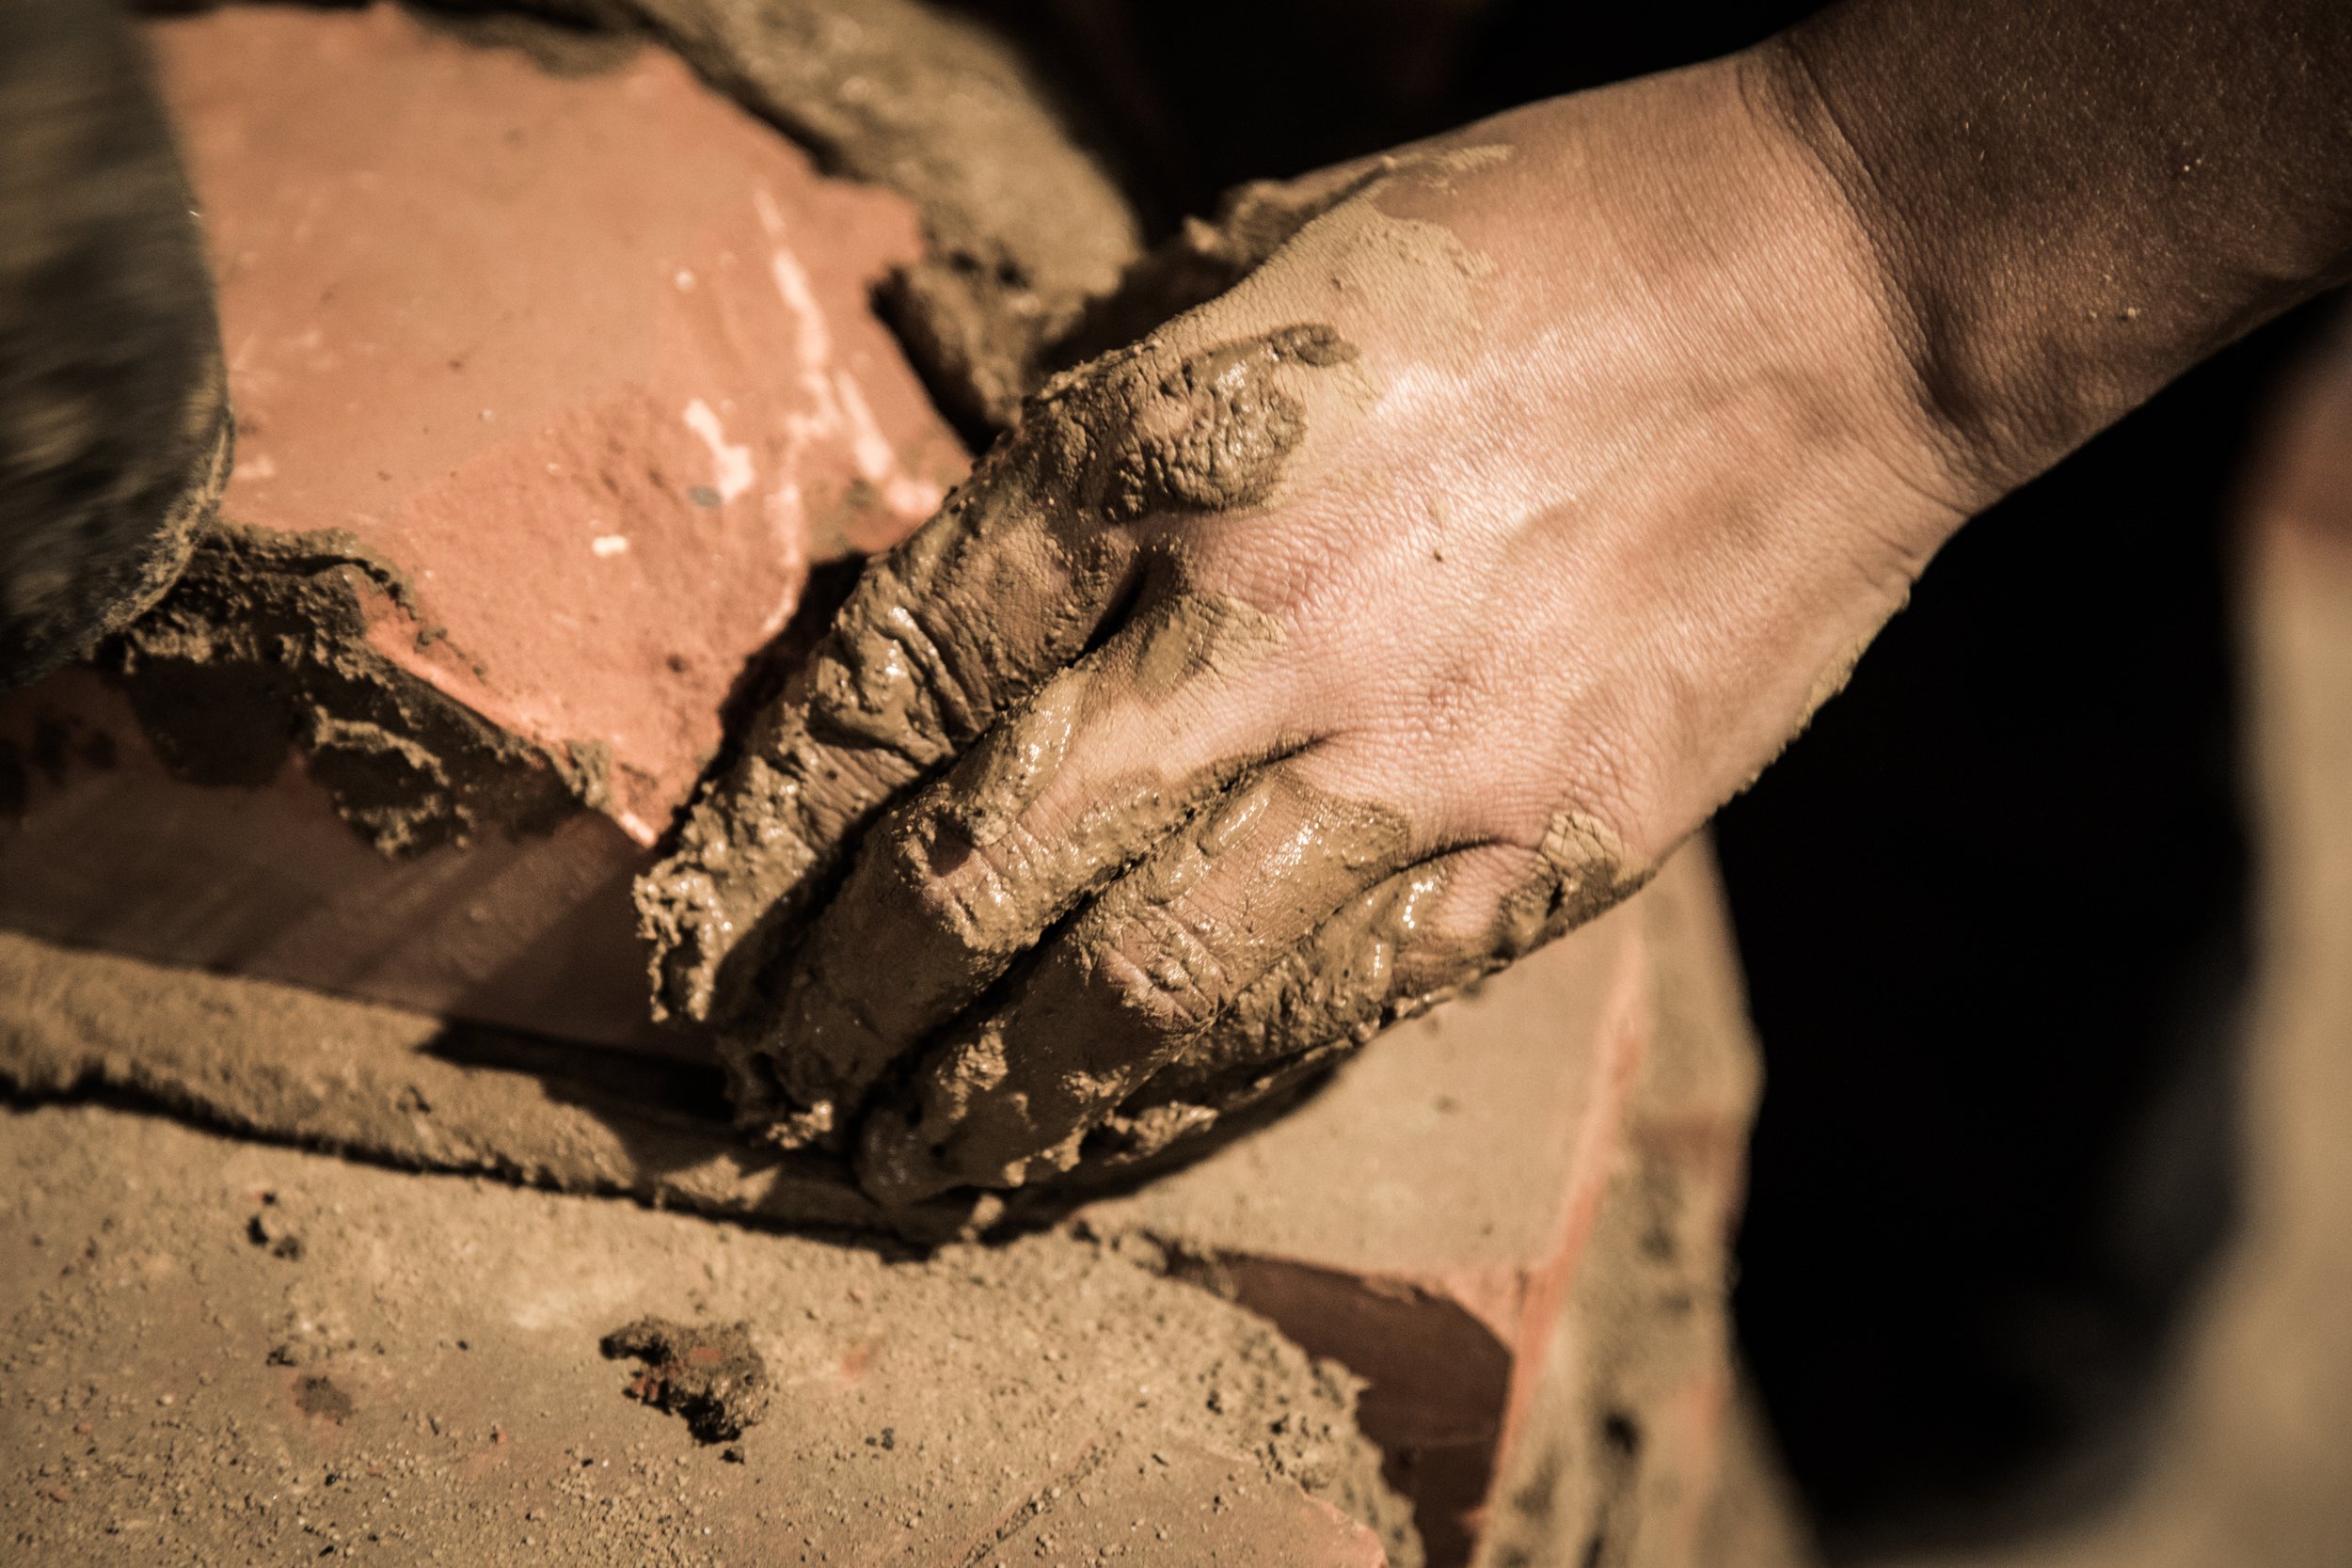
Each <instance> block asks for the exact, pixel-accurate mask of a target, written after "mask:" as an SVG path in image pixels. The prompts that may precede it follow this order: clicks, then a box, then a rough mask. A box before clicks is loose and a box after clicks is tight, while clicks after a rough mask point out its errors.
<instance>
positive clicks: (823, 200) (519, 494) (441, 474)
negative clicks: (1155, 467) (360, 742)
mask: <svg viewBox="0 0 2352 1568" xmlns="http://www.w3.org/2000/svg"><path fill="white" fill-rule="evenodd" d="M149 36H150V37H151V40H152V41H153V44H154V46H155V50H156V54H157V56H158V61H159V65H160V68H161V76H162V80H163V83H164V86H165V88H166V93H167V98H168V100H169V101H170V103H171V106H172V109H173V111H174V113H175V115H176V116H177V118H178V120H179V122H180V125H181V127H182V131H183V139H184V142H185V145H186V150H187V156H188V161H189V164H190V169H191V174H192V178H193V182H194V184H195V187H196V189H197V191H198V192H199V199H200V200H201V201H202V203H203V207H204V214H205V219H206V228H207V231H208V234H209V236H210V240H211V244H212V246H213V250H214V253H215V262H216V269H217V272H218V275H219V278H220V290H221V300H220V305H221V315H222V321H223V333H224V341H225V343H226V347H227V353H228V360H229V370H230V394H231V398H232V400H233V402H234V404H235V406H236V409H237V412H238V436H237V440H238V456H237V465H236V467H235V470H234V473H233V475H232V477H231V479H230V484H229V488H228V491H227V494H226V496H225V499H224V501H223V516H224V518H225V519H227V520H228V521H229V522H230V523H233V524H235V525H238V526H240V527H242V528H245V529H248V530H252V531H258V532H259V534H260V535H261V536H262V537H265V538H289V537H296V536H299V537H306V538H307V537H310V536H314V535H316V536H320V537H321V538H322V539H323V540H325V541H326V545H331V551H326V553H331V554H332V555H333V556H334V561H333V562H329V563H327V564H326V565H323V566H318V567H316V568H315V569H312V568H306V569H310V570H313V575H314V576H316V577H317V578H319V579H320V580H322V581H326V580H327V579H332V583H331V585H332V586H333V587H334V588H335V591H336V592H338V593H342V594H349V595H351V596H353V597H354V599H355V601H356V602H357V603H358V605H359V606H360V610H361V614H362V616H363V618H364V619H363V630H362V631H361V633H360V634H359V640H360V641H363V643H364V646H362V647H358V648H355V649H352V650H336V651H332V657H335V658H347V659H358V660H365V661H373V662H372V665H371V667H372V668H377V669H379V673H381V675H382V680H380V681H379V682H378V684H379V685H381V684H382V682H383V681H391V682H395V683H397V682H400V681H412V682H414V683H416V684H415V686H414V687H413V688H402V689H404V690H412V691H421V692H422V693H423V694H425V695H426V696H428V697H430V698H432V699H433V700H435V701H445V702H452V703H454V704H455V705H458V706H459V707H460V708H462V709H463V711H464V712H465V713H467V714H470V715H472V716H475V717H476V718H478V719H479V720H481V721H486V723H487V726H488V730H487V731H486V732H485V733H488V734H491V735H493V736H499V737H503V739H502V740H501V742H500V743H501V744H502V745H511V748H512V750H513V753H514V756H515V757H516V758H518V759H520V760H519V761H516V762H513V763H512V766H513V767H514V768H518V769H520V770H522V771H524V772H529V771H531V770H532V769H534V768H535V769H537V771H538V772H539V773H541V774H543V775H545V776H546V778H547V779H548V780H560V781H561V782H562V783H563V784H564V787H566V788H568V789H569V790H570V791H571V793H572V794H573V795H574V796H576V797H578V798H579V799H580V800H582V801H584V802H585V804H586V806H587V808H588V809H587V810H585V811H582V812H580V813H579V814H578V816H576V817H575V818H574V819H571V820H566V821H564V823H563V824H562V825H561V826H560V827H558V828H556V829H555V830H554V831H553V832H546V831H525V832H472V833H471V834H470V836H471V839H472V842H470V843H469V844H467V845H466V846H464V847H462V848H440V849H431V850H428V851H427V852H425V853H424V854H422V855H421V856H416V857H412V858H410V859H408V860H405V861H398V862H394V861H388V860H384V859H383V858H382V857H380V856H377V855H375V853H374V851H373V849H370V848H369V847H367V846H366V845H365V844H363V843H362V842H360V840H359V839H358V838H357V837H355V836H354V835H353V834H352V833H351V832H349V831H348V830H346V829H343V828H342V825H341V824H340V823H339V822H338V821H337V820H336V818H335V815H334V810H333V804H332V802H330V801H329V800H327V798H326V794H325V793H324V792H323V791H322V790H320V789H319V788H317V787H315V786H314V785H313V784H311V783H310V782H309V781H308V780H307V779H306V777H305V773H306V771H315V770H314V769H310V768H308V764H309V763H310V762H311V761H312V760H314V757H315V752H313V751H312V750H311V748H310V743H309V742H308V741H306V742H305V744H304V746H303V747H301V748H299V749H298V754H297V755H296V757H295V758H294V760H293V761H292V762H290V763H289V764H288V766H287V767H286V768H284V769H283V771H282V774H281V775H280V776H279V777H278V778H276V779H274V780H266V781H260V780H248V781H243V787H241V788H223V787H218V786H212V787H204V788H197V787H195V786H192V785H188V784H183V783H178V782H175V780H174V778H173V777H172V776H171V771H172V770H168V769H167V768H163V767H162V766H160V765H159V764H157V762H156V759H155V756H154V753H153V752H152V751H151V750H150V749H148V748H146V747H145V746H144V745H143V743H142V740H141V737H140V726H139V725H138V724H137V723H135V722H134V721H132V720H131V718H130V715H129V713H128V711H127V710H126V709H125V707H124V705H122V703H121V702H120V701H119V700H118V699H116V698H114V697H112V696H111V695H110V694H109V693H107V692H105V691H103V690H101V689H98V688H97V687H96V685H95V684H94V683H93V682H92V681H91V680H90V679H89V678H88V677H87V676H86V675H70V676H69V677H68V678H66V679H63V680H61V681H59V682H56V683H54V684H52V685H50V686H47V687H43V688H36V689H31V690H28V691H24V692H18V693H13V694H9V695H8V696H6V697H0V747H8V748H12V750H11V751H10V752H8V753H6V754H0V921H4V922H6V923H8V924H9V925H13V926H16V927H20V928H24V929H28V930H33V931H37V932H40V933H43V934H47V935H52V936H57V937H61V938H65V939H68V940H72V941H76V942H88V943H92V944H95V945H103V946H111V947H118V948H120V949H122V950H125V951H130V952H134V953H138V954H141V955H144V956H148V957H152V958H167V959H172V960H176V961H182V962H188V963H197V964H204V965H211V966H217V967H226V968H232V969H238V970H243V971H246V972H249V973H256V974H268V975H273V976H276V977H279V978H284V979H291V980H295V981H298V982H301V983H306V984H312V985H317V986H320V987H322V988H326V989H331V990H345V991H350V992H353V993H356V994H360V995H367V996H373V997H380V998H382V999H385V1000H389V1001H394V1002H398V1003H401V1004H403V1005H405V1006H418V1007H423V1008H427V1009H429V1010H435V1011H445V1012H453V1013H456V1014H459V1015H461V1016H469V1017H477V1018H483V1019H487V1020H490V1021H494V1022H507V1023H513V1024H519V1025H522V1026H526V1027H532V1028H537V1029H542V1030H548V1031H552V1032H558V1033H565V1034H571V1035H576V1036H579V1037H583V1038H589V1039H597V1040H606V1041H616V1042H617V1041H627V1040H631V1039H638V1038H641V1037H642V1035H643V1032H642V1029H641V1027H640V1023H639V1020H640V1019H641V1017H642V1015H643V1012H644V1007H643V1005H642V1000H641V998H640V997H639V995H638V994H637V992H638V991H640V990H642V987H641V986H640V985H639V984H638V982H637V980H636V977H635V972H636V971H638V970H639V969H641V968H642V960H641V959H639V958H637V957H636V956H635V953H634V943H633V941H632V939H631V938H630V937H629V934H628V933H629V925H630V915H629V911H628V907H627V898H626V888H627V882H628V878H629V876H631V875H632V874H633V873H634V872H635V871H637V870H638V869H640V868H641V865H642V863H643V862H644V849H645V847H646V846H649V845H650V844H651V843H652V842H653V840H654V839H655V837H656V836H657V835H658V834H659V833H660V831H661V830H662V828H663V827H664V825H665V824H666V822H667V821H668V818H669V816H670V815H671V813H672V812H673V811H674V810H675V808H676V807H677V805H678V804H679V803H680V802H681V801H682V800H684V799H685V797H686V795H687V794H688V792H689V791H690V790H691V785H692V784H693V781H694V779H695V777H696V776H697V774H698V772H699V770H700V769H701V768H702V767H703V765H704V764H705V762H706V761H707V759H708V757H709V755H710V754H711V752H713V750H714V749H715V748H716V746H717V745H718V743H719V738H720V728H721V722H720V709H721V705H722V704H723V701H724V700H725V698H726V696H727V694H728V692H729V691H730V689H732V688H733V687H734V686H735V685H736V684H737V683H738V682H739V680H740V679H741V678H743V676H744V674H745V671H746V667H747V664H748V663H749V661H750V660H751V659H752V658H753V657H754V656H755V654H756V653H757V652H758V651H759V650H760V649H761V648H763V647H764V646H765V645H767V644H768V643H769V641H771V639H772V638H774V637H775V635H776V634H777V632H778V631H779V630H781V629H782V628H783V627H784V626H785V625H786V623H787V620H788V619H789V617H790V616H791V614H792V612H793V610H794V609H795V608H796V606H797V605H798V603H799V600H800V595H801V593H802V589H803V585H804V584H805V582H806V580H807V577H808V572H809V569H810V567H811V565H812V564H813V563H816V562H823V561H827V560H834V559H841V558H844V557H847V556H851V555H854V554H856V553H859V552H862V551H867V550H872V549H875V548H878V547H881V546H885V545H887V544H889V543H890V542H892V541H894V540H895V539H897V538H898V537H901V536H902V535H903V534H904V533H905V532H906V531H909V530H910V529H911V528H912V527H913V526H914V524H915V523H917V522H919V521H920V520H921V519H922V518H923V517H924V516H926V515H929V513H930V511H931V510H932V508H933V507H934V506H935V505H936V504H937V502H938V500H939V499H940V497H941V495H942V493H943V491H944V488H945V487H946V485H948V484H950V483H953V482H954V481H955V480H956V479H958V478H959V477H960V476H961V473H962V471H963V468H964V466H965V457H964V454H963V452H962V451H961V448H960V446H959V445H958V443H957V441H956V439H955V437H954V436H953V435H952V433H951V432H950V431H949V430H948V429H947V427H946V425H945V424H944V423H943V422H942V421H941V420H940V419H939V418H938V416H937V415H936V414H935V413H934V412H933V411H932V409H931V408H930V404H929V403H928V402H927V401H926V399H925V397H924V394H923V392H922V389H921V388H920V386H919V385H918V384H917V382H916V380H915V378H914V374H913V372H911V371H910V370H909V369H908V367H907V365H906V364H905V362H904V360H903V359H902V358H901V356H899V354H898V349H897V346H896V344H895V343H894V342H893V341H892V340H891V339H890V337H889V336H888V334H887V333H886V332H885V331H884V330H883V328H882V326H881V325H880V324H879V323H878V321H877V320H876V319H875V318H874V316H873V313H872V311H871V309H869V307H868V303H867V295H868V292H869V290H870V289H871V288H872V287H873V286H874V285H875V284H876V283H877V282H878V281H879V280H880V279H881V278H882V277H883V276H885V275H886V274H887V273H888V272H889V271H890V270H891V269H892V268H893V267H895V266H898V265H900V264H903V263H905V262H908V261H912V260H914V258H915V257H916V256H917V255H918V254H919V250H920V245H919V236H918V231H917V222H916V218H915V215H914V210H913V209H912V208H911V207H910V206H909V205H908V203H907V202H905V201H904V200H903V199H902V198H898V197H897V196H895V195H891V194H889V193H886V192H882V191H878V190H875V189H871V188H868V187H864V186H858V185H852V184H849V183H846V182H838V181H833V180H828V179H825V178H822V177H820V176H818V174H817V173H816V172H815V171H814V168H813V166H812V165H811V164H810V162H809V160H808V159H807V157H806V156H805V155H803V153H802V152H800V151H799V150H797V149H796V148H794V147H793V146H792V145H790V144H789V143H788V142H787V141H786V140H785V138H784V137H782V136H781V135H778V134H777V133H775V132H774V131H772V130H771V129H770V128H769V127H767V126H764V125H762V124H760V123H758V122H756V121H755V120H754V119H751V118H750V117H749V116H748V115H746V114H744V113H743V112H742V111H741V110H739V109H738V108H737V107H735V106H734V105H733V104H732V103H728V102H726V101H725V100H723V99H722V98H720V97H719V96H718V95H717V94H715V93H712V92H710V91H709V90H707V89H706V88H705V87H702V86H700V85H699V84H698V83H696V82H695V81H694V80H693V79H692V78H691V76H690V75H689V73H688V72H687V71H686V69H685V68H684V67H683V66H682V65H680V64H679V63H678V62H677V61H676V60H675V58H673V57H671V56H670V55H666V54H664V53H662V52H660V51H658V50H654V49H645V50H642V51H640V52H638V53H637V54H636V55H633V56H631V57H630V58H628V60H627V61H626V63H624V64H622V65H620V66H618V67H617V68H615V69H612V70H609V71H604V72H602V73H598V74H590V75H585V76H559V75H556V74H552V73H550V72H549V71H547V70H544V69H542V68H541V67H540V66H538V65H537V64H534V63H533V62H532V60H531V59H530V58H529V57H527V56H526V55H523V54H522V53H520V52H518V51H516V50H511V49H488V48H480V47H476V46H473V45H470V44H467V43H462V42H459V41H456V40H453V39H450V38H447V37H443V36H440V35H438V34H436V33H433V32H431V31H429V30H427V29H426V28H424V27H423V26H422V25H421V24H419V23H418V22H416V21H415V20H414V19H413V18H412V17H410V16H409V15H408V14H407V13H405V12H403V11H400V10H397V9H394V8H389V7H378V8H374V9H372V10H365V11H358V12H330V11H315V10H310V9H304V8H244V7H238V8H227V9H223V10H220V11H216V12H213V13H210V14H207V15H203V16H199V17H195V18H188V19H182V20H172V21H165V22H158V23H154V24H151V26H150V31H149ZM326 545H323V546H322V549H323V550H326ZM354 562H356V563H357V564H354ZM336 700H337V699H335V698H333V697H331V696H330V698H328V699H327V700H326V711H325V712H323V713H308V712H306V713H304V714H303V715H302V716H301V723H302V724H303V725H304V726H306V727H307V729H308V730H309V731H310V735H311V738H312V739H316V738H317V736H318V735H319V734H320V733H323V731H324V730H325V729H328V728H331V727H332V726H333V725H334V724H335V723H337V722H345V723H346V724H347V726H348V724H349V723H350V722H351V721H358V720H359V719H362V718H364V719H366V720H367V721H368V722H369V723H370V724H375V723H377V722H378V721H380V718H381V716H380V715H378V714H373V713H371V714H366V715H361V714H358V713H351V714H344V713H340V712H338V711H336V710H334V708H333V703H334V701H336ZM396 705H399V706H400V707H401V710H402V713H403V714H404V715H405V714H407V713H408V712H409V711H410V710H412V709H414V708H415V707H416V706H417V703H416V702H415V701H413V700H411V699H410V698H407V697H402V698H398V699H397V704H396ZM182 717H183V720H186V719H187V716H186V715H183V716H182ZM191 722H194V723H195V724H196V725H197V726H198V727H199V728H201V726H202V724H203V722H204V720H203V716H202V715H200V714H199V715H197V716H196V717H195V718H194V719H193V720H192V721H191ZM60 727H62V728H63V729H64V730H66V731H69V732H71V734H72V736H74V737H75V738H74V740H73V742H72V744H71V745H69V746H67V747H66V748H65V749H63V750H62V751H60V750H58V749H57V748H56V747H54V746H52V747H50V748H49V749H48V750H47V751H45V752H44V751H42V750H41V743H42V737H43V736H44V735H47V736H55V735H56V734H57V733H58V732H59V730H60ZM391 727H392V730H393V734H392V736H391V738H390V739H389V741H380V740H375V739H373V736H374V733H375V732H374V731H373V730H371V731H370V732H369V735H370V737H371V743H372V744H374V745H376V746H377V749H378V752H386V753H389V752H394V751H397V750H398V749H399V748H401V747H403V746H412V747H413V746H415V745H418V744H422V745H424V746H425V748H426V749H427V750H429V749H430V742H429V741H420V739H419V736H418V735H403V734H401V733H399V725H398V721H394V723H393V724H392V726H391ZM420 734H421V732H420ZM99 737H103V738H99ZM297 738H298V739H300V738H301V736H297ZM330 738H331V737H330ZM37 753H38V754H37ZM356 754H357V753H356V752H352V751H350V750H348V749H347V750H346V751H345V752H342V753H339V756H340V757H341V759H342V765H344V766H346V767H348V766H354V764H353V763H352V762H351V758H352V757H353V756H354V755H356ZM394 760H395V761H397V760H398V759H397V758H395V759H394ZM366 761H367V759H364V758H363V759H361V764H360V765H364V764H365V763H366ZM178 771H179V773H180V774H181V776H182V777H185V776H186V769H184V768H180V769H178ZM11 785H13V787H9V786H11ZM581 818H585V819H584V820H583V819H581ZM545 827H546V824H545V823H544V822H536V821H535V822H533V823H532V824H531V828H532V830H544V829H545ZM339 833H340V835H341V836H340V837H339V836H338V835H339ZM346 841H347V842H346ZM354 850H357V851H358V853H357V854H355V853H354V852H353V851H354ZM485 888H495V890H496V893H495V896H492V895H487V894H485V893H483V892H482V890H484V889H485ZM453 890H459V891H462V893H463V896H453ZM485 897H486V898H487V899H488V902H486V903H485V901H484V900H485Z"/></svg>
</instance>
